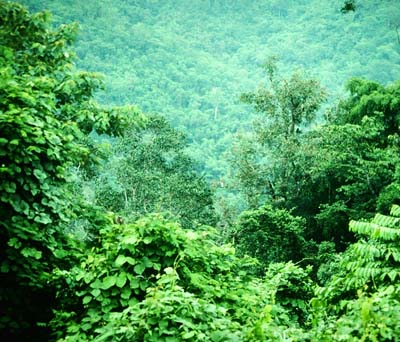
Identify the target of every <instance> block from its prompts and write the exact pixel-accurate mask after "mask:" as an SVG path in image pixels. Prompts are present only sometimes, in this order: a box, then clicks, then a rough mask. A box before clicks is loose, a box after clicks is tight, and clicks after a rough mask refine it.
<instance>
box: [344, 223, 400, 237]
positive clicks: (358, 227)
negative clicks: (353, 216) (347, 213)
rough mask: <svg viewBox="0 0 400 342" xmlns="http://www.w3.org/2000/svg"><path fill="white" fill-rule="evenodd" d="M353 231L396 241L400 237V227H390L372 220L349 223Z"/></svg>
mask: <svg viewBox="0 0 400 342" xmlns="http://www.w3.org/2000/svg"><path fill="white" fill-rule="evenodd" d="M349 228H350V230H351V231H353V232H355V233H359V234H363V235H368V236H369V237H371V238H375V239H382V240H386V241H388V240H390V241H395V240H398V239H399V238H400V229H397V228H389V227H385V226H382V225H379V224H376V223H372V222H360V221H351V222H350V224H349Z"/></svg>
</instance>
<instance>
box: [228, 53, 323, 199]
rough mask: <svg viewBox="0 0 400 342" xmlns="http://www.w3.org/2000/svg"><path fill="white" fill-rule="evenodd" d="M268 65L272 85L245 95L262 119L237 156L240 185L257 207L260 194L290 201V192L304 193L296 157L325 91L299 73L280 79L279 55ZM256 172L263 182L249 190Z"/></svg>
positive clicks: (267, 71)
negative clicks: (277, 61)
mask: <svg viewBox="0 0 400 342" xmlns="http://www.w3.org/2000/svg"><path fill="white" fill-rule="evenodd" d="M263 67H264V70H265V71H266V73H267V76H268V80H269V82H268V86H267V87H265V86H262V87H260V88H259V89H258V90H257V91H255V92H250V93H244V94H243V95H242V96H241V99H242V101H243V102H245V103H248V104H251V105H253V106H254V109H255V110H256V112H257V113H258V114H259V115H260V117H259V120H258V121H256V122H255V125H254V133H253V134H252V135H251V136H250V138H249V139H245V140H244V141H243V142H242V143H241V142H240V141H239V144H238V146H239V148H238V149H237V150H236V151H235V152H236V153H235V155H236V157H235V156H234V157H233V162H234V172H236V177H237V180H238V184H239V186H240V187H241V188H242V189H243V190H244V192H245V193H246V194H247V197H248V198H249V203H250V204H251V205H252V206H257V205H258V204H259V201H260V199H262V197H261V198H260V194H264V195H265V196H266V198H268V199H273V200H285V199H286V198H287V197H288V194H289V193H290V192H296V193H298V192H299V189H300V185H301V184H300V183H301V181H302V170H301V167H302V165H301V163H300V160H297V157H299V158H301V154H299V153H298V150H300V149H301V147H302V143H301V141H302V136H303V132H304V129H306V127H307V125H309V124H310V123H311V122H312V121H313V120H314V119H315V116H316V113H317V111H318V109H319V108H320V105H321V104H322V103H323V101H324V100H325V92H324V90H323V89H322V87H321V86H320V85H319V83H318V82H317V81H316V80H313V79H308V78H306V77H305V76H304V75H302V74H301V73H299V72H297V73H294V74H293V75H292V76H291V77H290V78H287V79H286V78H283V77H280V76H279V75H278V74H277V65H276V59H275V58H271V59H269V60H268V61H267V62H266V63H265V64H264V65H263ZM243 146H248V147H249V148H243ZM235 168H236V170H235ZM253 174H258V177H257V179H260V182H258V183H257V184H252V186H251V187H250V188H249V187H248V186H247V185H246V184H248V183H249V181H250V179H249V176H250V177H253ZM250 182H252V183H254V180H252V181H250ZM262 200H265V197H264V199H262Z"/></svg>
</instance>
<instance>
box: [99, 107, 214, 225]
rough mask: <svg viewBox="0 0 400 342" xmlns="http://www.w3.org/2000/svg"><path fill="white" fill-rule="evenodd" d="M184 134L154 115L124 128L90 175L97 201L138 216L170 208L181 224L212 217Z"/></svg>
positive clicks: (205, 188)
mask: <svg viewBox="0 0 400 342" xmlns="http://www.w3.org/2000/svg"><path fill="white" fill-rule="evenodd" d="M185 147H186V140H185V136H184V135H183V134H182V133H181V132H179V131H177V130H175V129H174V128H172V127H171V126H170V125H169V124H168V122H167V121H166V120H165V119H164V118H162V117H160V116H157V115H148V116H147V117H146V123H145V124H144V125H143V126H135V127H132V128H131V129H129V130H127V131H126V133H125V134H124V136H122V137H121V138H119V139H118V141H115V142H114V144H113V147H112V151H111V156H110V158H109V160H108V161H107V162H105V163H104V164H103V166H102V168H101V170H100V172H99V173H98V175H97V176H96V177H95V178H94V179H93V180H92V183H93V184H94V187H93V188H94V191H95V201H96V203H97V204H100V205H101V206H102V207H104V208H105V209H106V210H112V211H115V212H118V213H120V214H121V215H125V216H130V217H133V218H138V217H139V216H141V215H143V214H145V213H151V212H170V213H171V214H172V215H174V216H175V217H176V218H177V219H178V220H180V222H182V224H183V225H184V226H185V227H195V226H196V225H197V224H209V225H212V224H214V223H215V214H214V209H213V200H212V192H211V190H210V188H209V187H208V185H207V184H206V182H205V180H204V179H202V177H201V176H199V175H198V174H197V172H196V170H195V165H194V162H193V161H192V160H191V159H190V158H189V157H188V156H187V154H186V153H185V150H184V148H185Z"/></svg>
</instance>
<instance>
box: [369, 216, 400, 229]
mask: <svg viewBox="0 0 400 342" xmlns="http://www.w3.org/2000/svg"><path fill="white" fill-rule="evenodd" d="M372 223H375V224H377V225H380V226H385V227H390V228H396V227H400V218H399V217H393V216H387V215H382V214H376V215H375V217H374V219H373V220H372Z"/></svg>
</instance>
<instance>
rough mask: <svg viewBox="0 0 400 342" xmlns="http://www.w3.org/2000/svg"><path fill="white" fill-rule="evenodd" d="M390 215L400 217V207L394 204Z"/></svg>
mask: <svg viewBox="0 0 400 342" xmlns="http://www.w3.org/2000/svg"><path fill="white" fill-rule="evenodd" d="M390 215H392V216H396V217H400V205H397V204H394V205H393V206H392V209H391V210H390Z"/></svg>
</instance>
